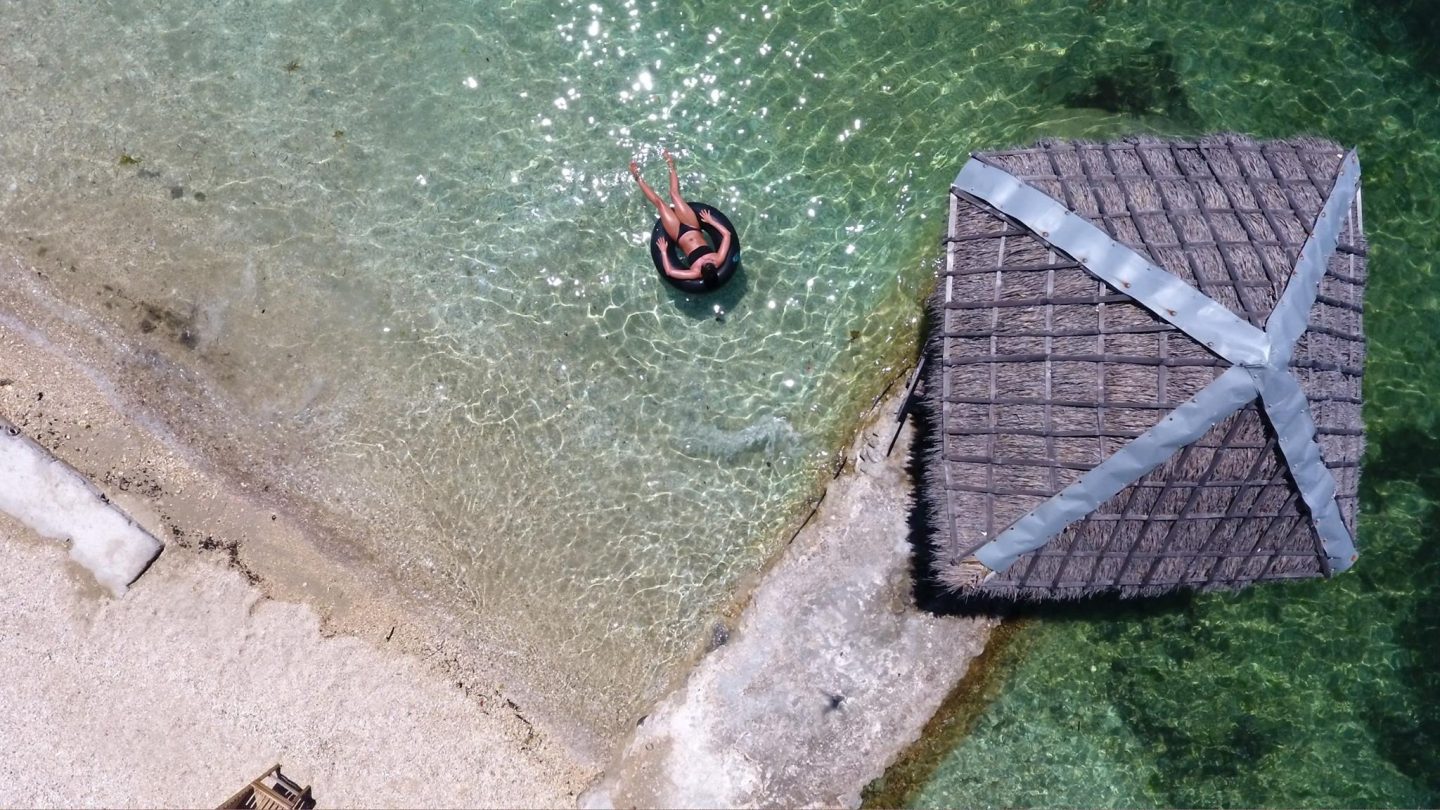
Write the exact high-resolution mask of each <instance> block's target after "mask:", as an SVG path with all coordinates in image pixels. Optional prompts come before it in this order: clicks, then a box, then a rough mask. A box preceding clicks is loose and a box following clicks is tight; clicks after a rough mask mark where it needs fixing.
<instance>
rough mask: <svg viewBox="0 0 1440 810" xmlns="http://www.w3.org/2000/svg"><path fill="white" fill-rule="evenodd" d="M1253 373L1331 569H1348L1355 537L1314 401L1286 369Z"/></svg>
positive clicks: (1335, 570) (1261, 398) (1351, 560)
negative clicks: (1328, 462)
mask: <svg viewBox="0 0 1440 810" xmlns="http://www.w3.org/2000/svg"><path fill="white" fill-rule="evenodd" d="M1291 284H1292V285H1293V284H1294V282H1291ZM1287 292H1288V290H1287ZM1250 371H1251V374H1252V376H1253V377H1254V378H1255V383H1256V385H1257V386H1258V387H1259V389H1260V401H1261V403H1262V404H1263V405H1264V407H1265V413H1266V415H1268V416H1269V417H1270V424H1271V425H1273V426H1274V427H1275V434H1276V436H1277V437H1278V439H1279V441H1280V452H1281V453H1282V454H1283V455H1284V456H1285V463H1286V465H1287V466H1289V468H1290V475H1291V477H1293V478H1294V479H1295V486H1296V488H1297V489H1299V490H1300V497H1301V498H1302V499H1303V500H1304V501H1305V505H1306V506H1308V507H1310V516H1311V518H1312V519H1313V520H1314V521H1315V532H1316V533H1317V534H1318V535H1320V544H1321V546H1322V547H1324V549H1325V556H1326V557H1327V558H1328V562H1329V567H1330V571H1332V572H1339V571H1344V570H1345V569H1347V568H1349V567H1350V566H1351V565H1354V563H1355V558H1356V553H1355V541H1354V539H1353V538H1351V536H1350V530H1349V529H1348V528H1347V527H1346V526H1345V521H1344V519H1342V518H1341V517H1340V506H1339V504H1337V503H1336V502H1335V477H1334V476H1333V475H1331V474H1330V468H1329V467H1326V466H1325V459H1324V458H1323V457H1322V456H1321V454H1320V445H1319V444H1318V443H1317V442H1316V441H1315V420H1314V419H1312V418H1311V416H1310V402H1309V400H1308V399H1307V398H1306V397H1305V392H1304V391H1303V390H1301V388H1300V382H1299V381H1298V380H1296V379H1295V375H1293V374H1291V373H1290V371H1289V370H1288V369H1283V368H1281V369H1276V368H1266V369H1252V370H1250Z"/></svg>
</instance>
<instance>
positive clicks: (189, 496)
mask: <svg viewBox="0 0 1440 810" xmlns="http://www.w3.org/2000/svg"><path fill="white" fill-rule="evenodd" d="M0 353H3V356H4V358H5V369H4V374H3V375H0V380H3V383H4V384H3V385H0V413H3V414H4V415H5V417H6V418H7V419H8V420H9V421H10V422H12V423H13V424H14V425H15V426H16V427H17V429H19V430H20V431H22V432H23V435H24V436H26V437H29V438H30V439H33V440H34V441H36V442H37V443H39V444H40V445H41V446H43V447H44V448H45V449H46V450H48V451H50V452H52V453H53V454H54V455H55V457H56V458H58V459H60V460H61V461H62V462H64V463H66V464H68V465H69V466H71V467H73V468H74V469H75V470H76V471H77V472H78V473H80V474H81V475H82V476H84V477H85V479H87V480H88V481H90V482H91V483H92V484H93V485H94V486H95V487H96V489H97V490H98V491H99V492H100V493H101V494H103V495H104V496H105V497H106V498H107V499H108V500H109V501H110V502H111V503H113V504H114V505H115V506H116V507H118V508H119V509H120V510H122V511H123V512H124V513H125V514H126V515H128V516H129V517H130V518H132V519H133V520H134V521H135V523H137V524H138V525H139V526H140V527H142V528H143V529H145V530H146V531H148V532H149V533H150V534H151V535H153V536H155V537H157V538H160V539H161V540H162V541H163V542H164V543H165V550H164V551H163V552H162V553H161V554H160V556H159V557H158V558H157V559H156V561H155V562H154V564H153V565H151V566H150V567H149V569H148V570H147V571H146V572H145V573H144V574H143V576H142V577H141V578H140V579H139V580H137V581H136V582H135V583H134V584H133V585H132V586H131V587H130V589H129V591H128V592H127V593H125V594H124V595H123V596H121V597H119V598H116V597H115V596H113V595H111V593H110V592H109V591H108V590H107V589H105V588H104V587H101V586H100V585H99V584H98V583H97V582H96V580H95V578H94V577H93V576H92V575H91V573H90V572H88V571H86V570H84V569H82V568H81V567H80V566H79V565H77V564H76V563H75V562H73V561H72V560H71V559H70V557H69V554H68V551H67V544H66V543H64V542H57V541H55V540H52V539H46V538H42V537H39V536H38V535H36V534H35V533H34V532H33V531H31V530H30V529H28V528H26V527H25V526H22V525H21V524H20V523H18V522H17V521H15V520H13V519H11V518H9V517H7V516H5V515H3V514H0V554H3V558H4V559H5V560H6V565H5V566H4V567H3V572H0V594H3V595H4V599H3V601H4V604H5V610H4V611H3V612H0V737H3V738H4V739H5V741H6V749H7V756H6V757H5V758H4V761H3V762H0V805H4V806H113V807H140V806H207V805H214V804H217V803H219V802H220V801H222V800H223V799H225V798H226V797H227V796H229V795H230V794H231V793H233V792H234V791H236V790H238V789H239V788H240V787H241V786H242V785H244V784H245V783H247V782H248V781H249V780H250V779H252V778H254V777H255V776H257V775H259V773H260V772H261V771H263V770H264V769H265V768H267V767H269V766H270V765H271V764H273V763H274V762H281V763H283V764H284V766H285V772H286V773H287V774H288V775H293V776H294V777H295V778H296V779H298V780H300V781H301V782H302V783H309V784H312V785H314V787H315V795H316V798H317V799H318V800H320V802H321V803H322V805H328V806H357V805H365V806H437V807H438V806H456V805H469V806H495V805H503V806H545V807H550V806H566V805H572V804H573V803H574V796H575V795H576V794H577V792H578V791H580V790H582V789H583V788H584V786H585V785H586V784H587V783H588V782H589V781H590V780H591V779H593V778H594V776H595V775H596V770H595V768H594V766H593V765H592V764H582V760H583V759H584V757H583V756H577V755H576V754H575V751H576V750H578V748H577V746H574V745H567V744H566V743H567V742H569V743H574V742H575V740H574V739H573V738H571V739H569V740H560V739H559V738H558V737H557V736H555V735H554V734H547V729H546V728H544V727H543V723H540V722H539V721H537V720H533V719H532V718H530V717H526V716H525V710H524V709H523V708H522V707H521V706H520V705H519V704H518V703H517V701H516V700H515V699H514V697H515V694H514V693H513V692H511V691H510V690H507V689H504V688H503V686H502V684H504V683H507V682H514V681H515V680H516V678H514V677H512V676H514V674H515V673H516V671H517V670H516V669H515V668H513V667H511V668H501V667H499V666H498V662H496V661H493V660H484V656H483V654H482V653H478V652H477V651H475V650H473V649H465V650H462V649H459V648H460V647H461V646H462V645H461V644H458V643H456V642H455V641H454V639H451V638H449V637H448V636H447V634H446V633H445V632H444V631H443V630H441V629H439V628H438V627H437V626H436V625H435V624H434V623H427V622H425V621H423V620H422V619H421V618H420V617H419V616H417V614H416V613H415V612H414V611H412V610H408V609H407V608H405V607H404V606H402V605H401V604H399V600H395V599H392V598H390V596H389V595H388V594H387V592H386V591H385V589H384V588H383V587H381V586H380V583H376V582H373V581H367V580H366V579H365V578H364V576H363V572H361V571H357V569H356V568H355V567H354V566H352V565H346V564H344V563H343V562H341V561H339V560H336V559H333V558H330V557H328V556H326V555H324V554H322V553H320V552H319V551H318V550H317V549H316V548H315V546H314V544H313V543H312V542H310V541H309V540H307V539H306V538H305V536H304V531H303V530H302V528H301V527H300V526H298V525H297V524H295V523H294V522H293V521H291V520H289V519H288V518H287V516H285V515H284V514H281V513H278V512H276V511H274V510H272V509H270V508H267V505H266V504H265V503H264V502H263V500H261V499H259V498H256V497H254V494H253V493H249V492H247V491H246V490H245V488H244V487H238V486H234V485H230V484H227V483H226V482H225V481H223V480H222V479H220V478H218V477H216V476H215V475H213V474H211V473H209V472H208V471H206V470H205V469H204V468H203V467H202V466H200V465H198V464H196V463H194V462H193V461H192V460H191V459H189V458H188V457H186V456H185V455H184V453H183V450H182V449H181V448H179V447H177V446H176V445H173V444H171V443H169V442H167V441H165V437H164V434H163V432H162V431H160V430H157V429H156V427H155V426H154V425H148V424H144V423H142V422H141V421H138V420H136V419H134V418H132V417H131V416H130V415H129V414H127V413H124V412H122V411H121V410H120V409H119V408H117V407H116V404H115V402H114V401H113V400H112V398H111V397H110V396H109V395H108V392H107V390H106V387H105V384H104V380H103V378H102V377H100V376H99V375H97V374H95V373H93V372H91V371H90V370H89V369H86V368H85V367H83V366H81V365H80V364H79V363H77V362H75V361H74V360H72V359H71V358H70V357H69V356H67V355H66V354H64V353H62V352H61V351H59V347H57V346H55V345H53V344H51V343H49V342H48V341H46V340H44V339H42V338H40V337H39V336H38V335H37V334H35V333H33V332H30V331H29V330H28V329H26V327H25V326H24V325H23V324H21V323H20V322H19V321H16V320H14V319H6V320H0ZM537 682H538V679H537Z"/></svg>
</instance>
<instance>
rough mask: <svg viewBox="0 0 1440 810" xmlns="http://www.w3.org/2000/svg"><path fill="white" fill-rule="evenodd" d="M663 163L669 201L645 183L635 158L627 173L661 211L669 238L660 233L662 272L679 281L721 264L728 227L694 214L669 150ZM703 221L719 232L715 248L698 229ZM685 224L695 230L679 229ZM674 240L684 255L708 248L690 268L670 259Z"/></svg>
mask: <svg viewBox="0 0 1440 810" xmlns="http://www.w3.org/2000/svg"><path fill="white" fill-rule="evenodd" d="M665 163H666V165H668V166H669V167H670V202H668V203H667V202H666V201H665V200H663V199H661V197H660V195H659V194H656V193H655V189H653V188H650V186H649V185H647V184H646V183H645V179H644V178H642V177H641V176H640V167H639V166H637V165H636V164H635V161H633V160H632V161H630V174H631V175H633V176H634V178H635V182H637V183H639V184H640V190H641V191H642V192H644V194H645V198H646V199H648V200H649V201H650V202H651V203H653V204H654V205H655V208H656V209H657V210H658V211H659V212H660V223H661V225H662V226H664V228H665V233H666V234H668V235H669V237H670V238H669V239H666V238H665V237H663V236H662V237H660V241H659V246H660V259H661V262H662V263H663V264H664V265H665V275H667V276H669V277H670V278H674V279H679V280H681V281H693V280H694V279H697V278H701V277H702V276H704V275H705V270H706V269H707V268H715V269H719V267H720V264H721V262H722V261H724V259H725V258H726V257H727V256H729V255H730V241H731V233H730V229H729V228H726V227H725V226H724V225H721V224H720V223H719V222H716V221H715V220H714V219H713V218H711V217H709V216H707V215H705V214H703V213H701V214H698V215H697V214H696V213H695V209H693V208H691V207H690V205H689V203H686V202H685V198H684V197H682V196H680V178H679V176H678V175H676V174H675V158H673V157H671V156H670V150H668V149H667V150H665ZM702 222H703V223H704V224H706V225H709V226H711V227H712V228H714V229H715V230H717V231H719V232H720V245H719V248H718V249H713V250H711V249H710V243H709V242H708V241H706V239H705V234H704V233H702V232H701V231H700V230H698V229H699V228H700V224H701V223H702ZM681 223H684V224H685V225H688V226H690V227H691V228H695V229H697V230H692V231H686V232H685V233H684V234H681V233H680V225H681ZM672 240H673V241H676V242H677V243H678V244H679V247H680V252H681V253H682V254H683V255H686V256H688V255H690V254H691V253H692V252H694V251H695V249H696V248H701V247H703V248H706V249H707V250H710V252H708V253H706V254H705V255H703V256H701V257H700V258H698V259H696V260H695V263H694V264H692V265H690V267H689V268H685V267H679V266H677V265H675V264H674V263H672V262H671V261H670V250H669V248H670V242H671V241H672Z"/></svg>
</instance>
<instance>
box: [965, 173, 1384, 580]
mask: <svg viewBox="0 0 1440 810" xmlns="http://www.w3.org/2000/svg"><path fill="white" fill-rule="evenodd" d="M1359 176H1360V166H1359V161H1358V160H1357V159H1356V156H1355V153H1354V152H1353V151H1352V152H1350V153H1349V154H1348V155H1347V156H1346V158H1345V161H1344V163H1343V164H1342V167H1341V171H1340V173H1339V175H1338V176H1337V178H1336V181H1335V185H1334V186H1333V187H1332V189H1331V192H1330V195H1329V196H1328V197H1327V198H1326V200H1325V204H1324V206H1323V208H1322V209H1321V213H1320V215H1319V216H1318V217H1317V218H1316V222H1315V225H1314V227H1313V228H1312V230H1311V235H1310V238H1309V239H1307V240H1306V243H1305V245H1304V247H1303V248H1302V250H1301V253H1300V258H1299V260H1298V261H1297V263H1296V267H1295V272H1294V273H1293V274H1292V276H1291V280H1290V282H1289V283H1288V284H1287V285H1286V288H1285V291H1284V293H1283V294H1282V296H1281V300H1280V302H1279V303H1278V304H1277V305H1276V308H1275V310H1274V312H1273V313H1272V314H1271V317H1270V319H1269V321H1268V322H1267V330H1266V331H1265V332H1261V331H1260V330H1258V329H1256V328H1255V327H1253V326H1251V325H1250V324H1248V323H1246V322H1245V321H1242V320H1240V318H1239V317H1237V316H1236V315H1235V314H1234V313H1232V312H1230V310H1229V309H1227V308H1226V307H1225V306H1224V305H1222V304H1220V303H1218V302H1216V301H1214V300H1212V299H1210V298H1209V297H1207V296H1205V295H1204V294H1203V293H1201V292H1199V291H1198V290H1196V289H1194V288H1193V287H1191V286H1189V285H1188V284H1186V283H1184V282H1183V281H1181V280H1180V279H1178V278H1176V277H1175V276H1173V275H1171V274H1169V273H1168V272H1166V271H1165V270H1163V269H1161V268H1159V267H1155V266H1154V265H1152V264H1150V263H1149V262H1147V261H1145V259H1144V258H1143V257H1141V256H1139V255H1138V254H1136V253H1135V252H1134V251H1132V250H1130V249H1129V248H1128V247H1125V246H1124V245H1121V244H1119V243H1118V242H1116V241H1115V240H1113V239H1110V237H1109V236H1107V235H1106V234H1105V233H1104V232H1102V231H1101V230H1100V229H1098V228H1096V227H1095V226H1093V225H1091V224H1090V223H1089V222H1087V221H1085V220H1084V219H1083V218H1081V217H1080V216H1078V215H1077V214H1074V213H1073V212H1071V211H1070V210H1069V209H1067V208H1066V207H1065V206H1064V205H1061V204H1060V203H1059V202H1057V201H1055V200H1054V199H1052V198H1050V197H1049V196H1047V195H1046V194H1044V193H1043V192H1040V191H1039V190H1037V189H1034V188H1031V187H1030V186H1028V185H1026V184H1025V183H1023V182H1021V181H1020V180H1019V179H1017V178H1015V177H1014V176H1012V175H1010V174H1009V173H1007V172H1005V171H1003V170H1001V169H997V168H995V167H993V166H989V165H987V164H984V163H981V162H980V161H978V160H976V159H974V158H972V159H971V160H970V161H969V162H967V163H966V164H965V167H964V168H963V169H961V171H960V174H959V175H958V176H957V177H956V178H955V188H956V189H957V190H959V191H961V192H964V193H966V194H969V195H972V196H974V197H976V198H978V199H979V200H980V201H981V202H983V203H986V204H988V205H990V206H991V207H993V208H995V209H996V210H998V211H999V212H1000V213H1002V214H1005V215H1007V216H1010V217H1011V218H1013V219H1016V220H1018V221H1019V222H1021V223H1022V224H1023V225H1025V226H1026V227H1027V228H1029V229H1031V230H1032V231H1034V232H1035V233H1036V234H1038V235H1039V236H1040V238H1041V239H1044V240H1046V241H1047V242H1048V243H1050V244H1051V245H1053V246H1055V247H1057V248H1059V249H1060V250H1063V251H1065V252H1066V253H1068V254H1070V255H1071V256H1072V257H1074V258H1075V259H1076V261H1078V262H1080V263H1081V264H1082V265H1083V266H1084V267H1085V269H1086V270H1087V271H1089V272H1090V273H1092V274H1093V275H1095V276H1097V277H1099V278H1100V279H1102V280H1104V281H1105V282H1106V283H1108V284H1110V285H1111V286H1113V287H1115V288H1116V289H1119V290H1121V291H1122V292H1124V293H1125V294H1126V295H1129V296H1132V297H1134V298H1135V299H1136V300H1137V301H1138V302H1140V303H1141V304H1143V305H1145V306H1146V308H1148V309H1150V310H1151V311H1152V312H1154V313H1155V315H1156V316H1157V317H1159V318H1161V319H1163V320H1165V321H1168V322H1169V323H1171V324H1173V325H1175V326H1177V327H1179V328H1180V329H1181V330H1183V331H1184V332H1186V333H1187V334H1189V335H1190V336H1191V337H1193V338H1195V339H1196V340H1199V341H1201V342H1202V343H1205V344H1206V345H1207V346H1209V347H1210V348H1211V349H1212V350H1213V351H1215V353H1216V354H1219V355H1220V356H1221V357H1224V358H1225V359H1227V360H1230V361H1231V362H1232V363H1235V364H1236V365H1239V366H1244V367H1245V368H1231V369H1230V370H1228V371H1226V372H1225V373H1224V374H1222V375H1221V376H1220V377H1219V378H1218V379H1216V380H1215V381H1214V382H1213V383H1211V384H1210V385H1209V386H1207V387H1206V388H1205V389H1204V390H1202V391H1201V392H1200V393H1199V394H1197V395H1196V396H1195V397H1194V398H1193V399H1191V400H1189V401H1187V402H1186V403H1184V404H1182V405H1180V406H1179V407H1177V408H1176V409H1175V410H1174V411H1173V412H1172V413H1171V414H1170V415H1168V416H1166V417H1165V418H1164V419H1163V420H1161V422H1160V423H1159V424H1157V425H1156V426H1155V427H1153V428H1151V429H1150V430H1148V431H1146V432H1145V433H1144V434H1142V435H1141V436H1140V437H1139V438H1137V439H1135V440H1134V441H1132V442H1131V443H1130V444H1128V445H1126V446H1125V447H1123V448H1121V449H1120V450H1119V451H1117V452H1116V453H1115V454H1113V455H1112V456H1110V458H1108V459H1106V460H1105V461H1104V462H1103V463H1101V465H1100V466H1098V467H1096V468H1095V469H1093V470H1091V471H1090V472H1089V473H1087V474H1086V475H1085V476H1084V477H1082V478H1081V479H1080V480H1079V481H1077V482H1075V483H1074V484H1072V485H1070V486H1069V487H1066V488H1065V489H1064V490H1063V491H1061V492H1060V493H1059V494H1057V495H1055V496H1054V497H1052V498H1051V499H1050V500H1048V501H1046V502H1045V503H1043V504H1041V505H1040V506H1038V507H1036V508H1035V509H1034V510H1032V511H1031V512H1030V513H1029V514H1027V515H1025V517H1023V518H1021V519H1020V520H1018V521H1016V522H1015V523H1013V524H1011V525H1010V526H1009V527H1008V528H1006V529H1005V530H1004V531H1002V532H1001V533H1000V534H999V535H997V536H996V537H995V538H993V539H992V540H990V541H989V542H987V543H985V544H984V545H982V546H980V547H979V548H978V549H976V550H975V552H974V554H973V556H974V557H975V558H976V559H978V560H980V562H982V563H984V564H985V565H986V566H987V567H988V568H990V569H991V570H992V571H997V572H998V571H1004V570H1005V569H1007V568H1009V567H1010V566H1011V565H1013V564H1014V563H1015V561H1016V560H1017V559H1019V558H1020V557H1021V556H1022V555H1024V554H1026V553H1027V552H1030V551H1034V550H1035V549H1037V548H1039V547H1041V546H1043V545H1045V544H1046V543H1048V542H1049V541H1050V540H1051V539H1053V538H1054V537H1055V536H1056V535H1058V534H1059V533H1060V532H1062V531H1064V529H1065V527H1066V526H1069V525H1070V524H1071V523H1074V522H1075V521H1077V520H1080V519H1081V518H1083V517H1085V516H1086V515H1088V514H1090V513H1091V512H1093V511H1094V510H1095V509H1096V508H1098V507H1099V506H1100V505H1101V504H1102V503H1104V502H1105V501H1107V500H1109V499H1110V498H1112V497H1114V496H1115V495H1116V494H1117V493H1119V492H1120V491H1121V490H1122V489H1124V488H1125V487H1127V486H1129V485H1130V484H1133V483H1134V482H1135V481H1137V480H1139V479H1140V478H1141V477H1142V476H1144V475H1145V474H1146V473H1148V472H1150V471H1151V470H1153V469H1155V468H1156V467H1158V466H1159V465H1160V464H1162V463H1164V461H1165V460H1166V459H1168V458H1169V457H1170V456H1171V455H1173V454H1174V453H1175V451H1177V450H1179V449H1180V448H1181V447H1183V446H1185V445H1187V444H1190V443H1191V442H1194V441H1196V440H1197V439H1199V438H1200V437H1201V436H1203V435H1204V434H1205V432H1206V431H1208V430H1209V429H1210V428H1212V427H1214V426H1215V425H1216V424H1218V423H1219V422H1220V420H1222V419H1224V418H1225V417H1226V416H1229V415H1230V414H1232V413H1234V412H1235V411H1237V410H1239V409H1240V408H1242V407H1244V406H1245V404H1246V403H1249V402H1251V401H1253V400H1254V399H1255V398H1256V396H1257V395H1258V396H1260V398H1261V402H1262V405H1263V407H1264V408H1265V412H1266V414H1267V415H1268V416H1269V419H1270V422H1271V424H1272V425H1273V426H1274V428H1275V430H1276V433H1277V437H1278V439H1279V443H1280V447H1281V452H1282V454H1283V455H1284V457H1285V462H1286V465H1287V466H1288V467H1289V469H1290V473H1291V475H1292V477H1293V478H1294V480H1295V482H1296V486H1297V488H1298V489H1299V491H1300V495H1301V498H1302V499H1303V500H1304V501H1305V503H1306V505H1307V507H1309V509H1310V513H1311V517H1312V519H1313V521H1314V524H1315V528H1316V532H1317V534H1318V535H1319V537H1320V542H1321V546H1322V548H1323V549H1324V552H1325V556H1326V558H1327V560H1326V563H1327V570H1326V573H1327V574H1328V573H1331V572H1338V571H1344V570H1346V569H1347V568H1349V567H1350V566H1351V565H1352V564H1353V563H1354V561H1355V559H1356V553H1355V544H1354V540H1353V538H1352V537H1351V535H1350V531H1349V529H1348V528H1347V527H1346V526H1345V522H1344V520H1343V519H1342V518H1341V516H1340V510H1339V505H1338V504H1337V503H1336V501H1335V479H1334V476H1332V475H1331V473H1330V470H1329V468H1328V467H1326V466H1325V462H1324V458H1323V456H1322V454H1321V452H1320V446H1319V444H1318V443H1317V442H1316V441H1315V433H1316V430H1315V422H1314V420H1313V418H1312V417H1311V414H1310V407H1309V401H1308V399H1307V398H1306V396H1305V393H1304V391H1303V390H1302V389H1301V388H1300V384H1299V381H1298V380H1296V379H1295V377H1294V375H1293V374H1292V373H1291V370H1290V368H1289V362H1290V357H1291V355H1292V354H1293V353H1294V348H1295V343H1296V341H1298V340H1299V337H1300V335H1301V334H1303V333H1304V331H1305V328H1306V326H1307V325H1308V321H1309V315H1310V308H1311V307H1312V306H1313V305H1314V302H1315V297H1316V295H1317V293H1318V288H1319V284H1320V281H1321V279H1322V278H1323V277H1324V275H1325V271H1326V268H1327V264H1328V261H1329V258H1330V256H1331V254H1333V253H1334V251H1335V247H1336V245H1337V243H1338V239H1339V233H1340V228H1341V227H1342V225H1343V223H1344V220H1345V215H1346V212H1347V211H1348V210H1349V208H1350V205H1351V203H1352V202H1353V201H1354V200H1355V199H1356V198H1357V195H1358V193H1359V191H1358V189H1359ZM1182 307H1187V308H1184V309H1182Z"/></svg>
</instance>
